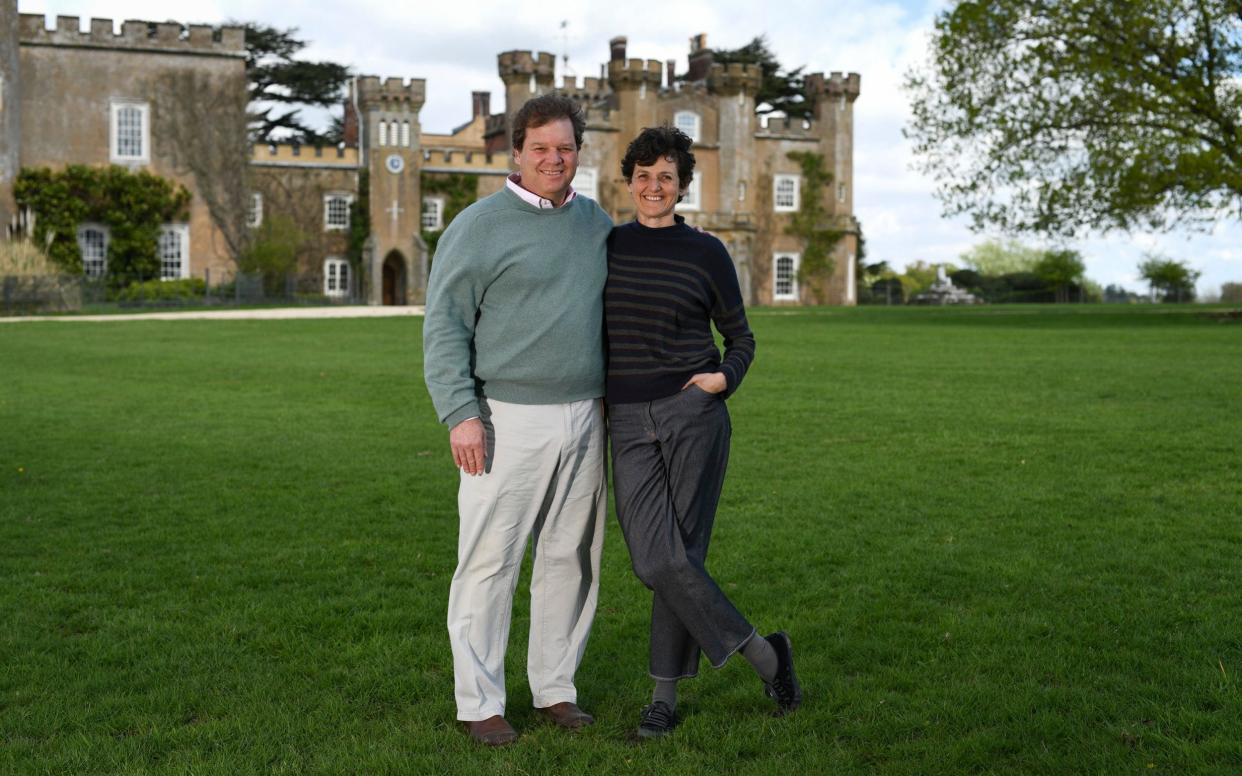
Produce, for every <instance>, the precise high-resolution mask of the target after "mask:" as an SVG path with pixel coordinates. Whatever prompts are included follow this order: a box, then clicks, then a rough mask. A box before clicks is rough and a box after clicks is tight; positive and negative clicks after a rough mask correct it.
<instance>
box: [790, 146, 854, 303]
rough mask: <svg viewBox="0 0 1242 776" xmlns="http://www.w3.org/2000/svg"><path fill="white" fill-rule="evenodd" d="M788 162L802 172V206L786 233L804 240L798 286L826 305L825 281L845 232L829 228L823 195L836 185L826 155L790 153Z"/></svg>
mask: <svg viewBox="0 0 1242 776" xmlns="http://www.w3.org/2000/svg"><path fill="white" fill-rule="evenodd" d="M788 158H789V159H791V160H793V161H795V162H797V163H798V166H799V167H801V171H802V191H801V200H802V201H801V204H800V205H799V206H798V210H797V212H795V213H794V214H793V217H792V218H791V219H790V223H789V226H787V227H785V233H786V234H789V235H792V236H794V237H798V238H801V240H802V244H803V248H802V263H801V264H800V266H799V267H798V282H799V284H801V285H804V286H806V287H808V288H810V289H811V294H812V295H813V296H814V297H815V300H816V301H817V302H823V301H824V299H822V298H821V297H822V294H823V285H824V283H823V281H826V280H827V279H829V278H830V277H832V271H833V270H834V269H835V268H836V260H835V259H833V257H832V249H833V248H835V247H836V245H837V243H838V242H840V241H841V238H842V237H844V236H845V232H844V231H843V230H841V229H834V228H832V227H830V226H827V224H828V223H829V215H828V212H827V210H826V209H825V208H824V201H823V197H822V196H821V192H822V191H823V190H824V188H826V187H827V186H828V185H829V184H831V183H832V173H830V172H828V170H827V169H825V164H824V157H823V155H822V154H817V153H812V152H810V151H790V152H789V154H788Z"/></svg>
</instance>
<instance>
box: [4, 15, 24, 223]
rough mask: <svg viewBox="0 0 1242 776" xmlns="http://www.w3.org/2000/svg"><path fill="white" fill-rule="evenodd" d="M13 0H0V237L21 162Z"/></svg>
mask: <svg viewBox="0 0 1242 776" xmlns="http://www.w3.org/2000/svg"><path fill="white" fill-rule="evenodd" d="M17 23H18V13H17V0H0V238H3V237H4V236H5V233H6V230H7V229H8V228H9V227H10V226H11V225H12V221H13V218H14V216H15V215H16V214H15V213H14V206H13V181H14V180H15V179H16V178H17V173H18V169H19V167H20V165H21V153H20V152H21V136H22V119H21V116H22V114H21V90H20V85H19V84H18V76H19V75H20V71H19V70H18V61H19V60H18V56H17V45H18V38H17Z"/></svg>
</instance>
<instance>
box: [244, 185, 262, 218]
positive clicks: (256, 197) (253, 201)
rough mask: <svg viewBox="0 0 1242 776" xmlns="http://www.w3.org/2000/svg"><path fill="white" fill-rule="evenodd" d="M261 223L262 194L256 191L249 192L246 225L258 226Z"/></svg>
mask: <svg viewBox="0 0 1242 776" xmlns="http://www.w3.org/2000/svg"><path fill="white" fill-rule="evenodd" d="M262 223H263V195H262V194H260V193H259V192H257V191H252V192H250V211H249V212H248V213H247V214H246V224H247V225H248V226H259V225H260V224H262Z"/></svg>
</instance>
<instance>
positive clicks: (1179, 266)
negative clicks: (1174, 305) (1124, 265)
mask: <svg viewBox="0 0 1242 776" xmlns="http://www.w3.org/2000/svg"><path fill="white" fill-rule="evenodd" d="M1138 270H1139V277H1141V278H1143V279H1144V280H1146V281H1147V282H1148V283H1149V284H1150V285H1151V289H1152V296H1156V295H1157V294H1159V296H1160V298H1161V299H1162V300H1163V301H1165V302H1193V301H1194V300H1195V281H1196V280H1198V279H1199V274H1200V273H1199V272H1198V271H1197V270H1193V269H1191V268H1190V267H1188V266H1187V265H1186V264H1185V263H1183V262H1180V261H1173V260H1172V259H1169V258H1166V257H1164V256H1161V255H1159V254H1155V253H1147V254H1144V257H1143V261H1141V262H1140V263H1139V266H1138Z"/></svg>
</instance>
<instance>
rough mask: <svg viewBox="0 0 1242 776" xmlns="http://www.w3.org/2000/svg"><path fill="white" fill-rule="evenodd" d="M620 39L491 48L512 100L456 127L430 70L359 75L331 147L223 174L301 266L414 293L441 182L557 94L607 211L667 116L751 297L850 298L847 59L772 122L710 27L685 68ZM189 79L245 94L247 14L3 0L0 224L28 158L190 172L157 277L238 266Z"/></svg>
mask: <svg viewBox="0 0 1242 776" xmlns="http://www.w3.org/2000/svg"><path fill="white" fill-rule="evenodd" d="M626 48H627V41H626V39H625V38H623V37H617V38H614V39H612V41H610V51H609V59H608V62H607V64H606V65H604V66H602V67H601V74H600V77H599V78H585V79H582V80H581V81H578V80H577V79H563V80H561V82H560V83H559V84H558V83H557V82H556V78H555V57H554V56H553V55H552V54H550V53H545V52H538V53H533V52H530V51H506V52H503V53H501V54H500V55H499V56H498V59H497V65H498V72H499V76H500V79H501V81H502V82H503V84H504V90H505V92H504V94H505V110H504V112H501V113H492V112H491V111H490V93H488V92H474V93H473V94H472V95H471V102H472V111H471V117H470V120H469V121H467V122H466V123H464V124H463V125H461V126H460V127H458V128H457V129H455V130H454V131H452V132H451V133H449V134H433V133H424V132H423V131H422V129H421V126H420V124H419V111H420V109H421V107H422V104H423V100H424V93H425V92H424V89H425V83H424V81H423V80H421V79H410V80H408V81H407V80H402V79H399V78H388V79H383V80H381V79H380V78H377V77H373V76H362V77H357V78H354V79H352V81H351V83H350V85H349V89H348V94H347V96H346V98H345V121H344V130H345V142H344V143H343V144H342V145H341V146H340V147H312V146H300V145H296V144H291V143H277V144H274V145H257V146H254V147H253V148H250V149H249V164H248V169H237V170H235V171H234V170H232V169H231V168H230V169H227V170H225V171H224V178H226V179H229V180H225V181H224V183H225V184H232V185H234V187H236V186H240V185H244V186H245V187H246V189H247V191H246V208H245V213H244V218H245V219H246V221H247V225H246V226H247V228H251V229H254V228H259V227H261V226H262V224H263V222H264V220H265V219H268V218H276V217H284V218H287V219H291V220H292V221H293V222H295V223H296V224H297V225H298V226H299V228H300V229H301V231H302V232H303V233H304V235H305V238H306V239H305V240H304V242H303V245H302V247H301V249H300V252H299V271H300V272H301V273H302V274H303V275H304V276H306V277H310V278H312V285H313V286H314V287H315V289H316V290H317V291H319V292H322V293H323V294H324V295H327V296H330V297H341V298H350V299H356V300H360V301H365V302H367V303H370V304H412V303H418V302H420V301H421V300H422V298H423V295H424V292H425V288H426V277H427V272H428V267H429V265H430V261H431V259H432V257H431V256H430V255H429V253H430V251H429V250H428V248H427V245H428V243H429V242H434V236H435V235H436V234H438V232H439V231H440V230H442V229H443V228H444V226H445V225H446V220H447V218H449V217H451V216H452V215H453V214H454V213H453V212H452V210H453V202H451V201H450V199H451V198H450V197H446V195H445V194H444V192H445V191H446V190H448V189H449V188H453V189H454V190H455V191H461V189H462V187H463V186H464V187H465V189H466V192H467V194H468V197H469V198H478V197H482V196H486V195H487V194H490V193H492V192H494V191H496V190H498V189H499V188H501V187H502V186H503V185H504V180H505V177H506V176H507V175H508V174H509V173H510V172H511V171H512V169H514V168H513V165H512V157H511V153H510V124H511V119H512V117H513V114H514V113H515V112H516V111H517V109H518V108H519V107H520V106H521V105H522V103H523V102H525V101H526V100H527V99H529V98H530V97H533V96H536V95H539V94H544V93H547V92H551V91H557V92H560V93H562V94H565V95H567V96H569V97H572V98H573V99H575V100H576V101H578V102H579V103H580V104H581V105H582V107H583V109H584V111H585V114H586V118H587V130H586V134H585V136H584V141H583V147H582V151H581V154H580V166H579V170H578V174H577V177H576V178H575V180H574V187H575V189H576V190H578V191H579V193H581V194H584V195H586V196H590V197H593V198H595V199H596V200H597V201H598V202H599V203H600V205H601V206H602V207H603V208H604V210H605V211H607V212H608V213H609V214H610V215H611V216H612V217H613V218H614V220H617V221H624V220H629V219H631V218H633V216H634V212H633V206H632V203H631V202H630V199H629V195H628V192H627V191H626V188H625V182H624V180H622V179H621V175H620V160H621V156H622V155H623V154H624V151H625V147H626V145H627V144H628V142H629V140H630V139H632V138H633V137H634V136H635V135H637V134H638V132H639V131H640V130H641V129H642V128H643V127H647V126H653V125H657V124H664V123H667V124H671V125H674V126H676V127H678V128H679V129H681V130H683V131H684V132H686V133H687V134H688V135H690V137H691V138H693V140H694V151H695V155H696V158H697V167H696V174H695V178H694V182H693V184H692V185H691V188H690V191H689V192H688V194H687V196H686V198H685V200H684V201H683V202H682V203H680V204H679V205H678V211H679V212H681V213H682V214H683V215H685V216H686V218H687V220H688V221H690V222H691V223H693V224H695V225H697V226H700V227H702V228H704V229H707V230H709V231H710V232H712V233H713V234H715V235H716V236H717V237H719V238H720V239H721V240H722V241H724V243H725V244H726V245H727V246H728V248H729V250H730V253H731V254H732V256H733V259H734V262H735V264H736V267H737V270H738V276H739V279H740V281H741V285H742V290H743V293H744V295H745V297H746V299H747V301H748V302H749V303H751V304H785V303H791V304H798V303H807V302H812V301H817V300H818V301H824V302H827V303H830V304H845V305H849V304H853V303H854V265H855V262H854V257H855V254H856V251H857V247H858V239H859V234H858V224H857V221H856V220H855V218H854V217H853V182H854V174H853V103H854V100H855V99H856V98H857V97H858V94H859V77H858V75H857V74H855V73H850V74H849V75H843V74H841V73H832V74H830V75H827V76H825V75H823V74H822V73H815V74H811V75H809V76H807V77H806V83H807V86H808V89H807V91H808V95H809V97H810V99H811V101H812V106H811V107H812V109H813V113H812V116H811V118H809V119H793V120H790V119H785V118H779V119H776V118H774V119H771V120H768V121H764V120H763V119H761V118H760V117H759V116H757V115H756V114H755V94H756V92H757V91H758V88H759V84H760V77H761V75H760V70H759V68H758V67H757V66H754V65H740V64H730V65H728V66H724V65H722V64H719V63H715V62H713V58H712V51H711V49H710V48H708V47H707V41H706V36H704V35H698V36H695V37H694V38H692V39H691V45H690V52H689V59H688V68H687V70H686V72H684V73H683V74H679V73H678V72H677V70H676V66H677V63H676V62H675V61H673V60H670V61H668V62H664V63H661V62H659V61H657V60H650V59H649V60H643V59H634V58H627V52H626ZM188 77H193V78H194V79H196V80H194V81H193V82H192V83H194V84H196V86H195V90H196V91H197V92H199V93H202V94H206V93H217V94H222V95H225V96H228V95H241V96H244V94H245V89H246V78H245V41H244V37H243V31H242V29H241V28H236V27H223V28H214V29H213V28H210V27H203V26H193V25H192V26H190V27H188V28H183V27H182V26H181V25H179V24H176V23H152V22H143V21H126V22H124V23H123V24H122V26H121V32H120V34H119V35H118V34H115V33H114V31H113V24H112V22H111V21H110V20H100V19H92V20H91V21H90V24H89V27H88V28H87V29H86V30H83V29H82V28H81V25H80V23H79V20H78V19H77V18H75V17H58V18H57V20H56V27H55V29H51V30H49V29H47V28H46V25H45V22H44V18H43V16H41V15H36V14H19V13H18V11H17V4H16V0H0V223H4V224H7V225H9V228H10V229H13V228H20V227H21V224H22V222H23V220H25V219H28V218H29V217H30V214H26V213H21V212H18V209H17V208H16V206H15V203H14V201H13V198H12V191H11V189H12V184H13V181H14V178H15V176H16V175H17V173H18V172H19V171H20V170H21V169H22V168H28V167H41V166H48V167H60V166H63V165H66V164H71V163H78V164H88V165H105V164H121V165H124V166H127V167H130V168H135V169H146V170H149V171H151V172H153V173H155V174H157V175H160V176H163V177H166V178H169V179H172V180H174V181H177V182H180V183H182V184H184V185H185V186H186V187H187V188H188V189H189V191H190V192H191V195H192V202H191V206H190V212H189V217H188V220H187V221H186V223H181V224H168V225H166V226H165V228H164V230H163V232H162V233H161V239H160V247H159V251H160V258H161V268H162V272H163V273H164V276H165V277H204V276H208V277H216V278H219V277H224V276H228V275H229V274H230V273H232V272H233V271H235V267H236V265H235V264H234V262H233V258H232V255H231V254H230V252H229V250H228V245H229V241H228V240H227V239H226V238H227V234H226V233H225V232H227V228H226V229H222V228H221V225H220V219H219V218H214V219H213V216H212V212H211V208H210V207H209V204H210V203H209V201H208V200H211V198H212V195H211V192H212V191H214V190H215V189H216V188H219V187H220V185H221V181H220V180H218V179H209V178H208V177H207V176H205V175H204V174H203V173H202V171H201V170H195V169H191V168H192V167H193V165H187V164H186V163H185V159H184V158H183V157H184V154H178V153H177V150H178V147H177V144H178V143H184V142H185V141H184V137H183V136H184V126H185V125H186V124H187V122H186V121H184V120H183V121H180V122H178V121H177V119H178V118H179V117H180V113H181V112H183V111H187V110H190V109H191V108H190V107H188V106H187V105H186V101H185V100H184V99H180V100H178V99H177V98H176V97H177V95H176V94H173V95H171V97H170V94H169V88H168V84H169V83H173V84H178V83H182V84H184V83H189V82H187V81H184V80H183V81H177V80H175V79H177V78H182V79H184V78H188ZM169 79H173V80H171V81H170V80H169ZM173 91H174V92H175V91H176V90H175V89H174V90H173ZM183 91H184V90H183ZM212 123H213V122H212V121H206V122H201V121H200V122H198V124H199V125H200V132H201V136H199V137H196V138H194V143H195V144H196V147H202V146H206V147H207V150H210V146H211V144H213V143H219V144H227V143H228V142H232V141H233V139H235V138H236V137H239V136H240V135H237V134H236V133H244V132H245V127H244V122H243V125H242V126H238V127H231V126H230V127H223V128H222V127H219V126H210V125H211V124H212ZM178 129H180V133H178V131H175V130H178ZM222 130H224V131H222ZM791 152H809V153H811V154H815V155H817V156H818V157H820V158H821V159H822V160H823V163H824V167H825V168H826V170H827V171H828V172H829V173H830V174H831V182H830V184H829V185H827V186H821V187H818V188H819V189H820V190H818V191H807V190H806V189H807V188H808V187H806V186H804V185H803V183H804V181H803V176H802V168H801V166H800V164H799V163H798V161H796V160H795V159H792V158H791V157H790V153H791ZM207 155H208V156H210V154H207ZM238 166H239V167H247V165H245V164H244V163H243V164H241V165H238ZM230 176H231V179H230ZM217 178H219V176H217ZM243 181H244V184H243ZM226 188H227V186H226ZM807 196H814V197H819V198H820V199H819V204H820V205H821V206H822V207H821V208H820V212H821V216H822V221H823V223H822V226H826V227H830V228H833V229H836V230H839V231H840V232H842V233H843V237H841V239H839V240H838V241H837V242H836V243H835V245H834V246H833V247H832V258H833V259H834V262H833V269H832V272H831V275H829V276H827V277H820V278H813V279H807V280H808V282H800V280H799V273H798V267H799V263H800V261H801V255H802V251H803V250H804V248H805V240H804V238H803V237H802V236H801V235H798V234H793V233H791V232H792V230H791V229H790V224H791V220H792V218H793V216H794V214H796V213H797V212H798V211H799V209H800V207H801V205H802V198H803V197H807ZM217 198H218V197H217ZM364 203H365V206H366V207H365V209H363V210H359V211H358V212H365V213H367V214H368V221H367V225H366V226H367V230H368V235H367V236H366V240H365V245H364V247H363V249H362V250H361V259H360V260H359V259H358V258H357V257H356V256H355V259H354V260H353V261H351V260H350V259H349V245H350V239H351V229H354V227H353V225H352V224H351V217H350V215H351V212H353V210H354V209H355V208H359V207H360V206H361V205H363V204H364ZM225 226H226V227H227V226H228V224H225ZM64 238H65V239H76V240H77V241H78V244H79V246H80V248H81V251H82V256H83V263H84V269H85V271H86V272H87V273H88V274H90V273H92V272H103V271H106V257H107V241H108V234H107V229H106V227H105V226H102V225H98V224H83V225H81V227H80V228H79V230H78V234H77V235H74V236H64ZM58 239H60V237H59V236H58ZM355 253H357V252H355Z"/></svg>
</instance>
